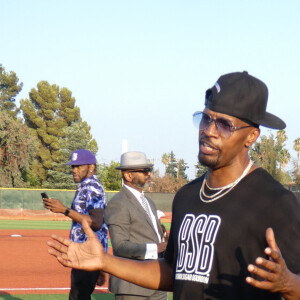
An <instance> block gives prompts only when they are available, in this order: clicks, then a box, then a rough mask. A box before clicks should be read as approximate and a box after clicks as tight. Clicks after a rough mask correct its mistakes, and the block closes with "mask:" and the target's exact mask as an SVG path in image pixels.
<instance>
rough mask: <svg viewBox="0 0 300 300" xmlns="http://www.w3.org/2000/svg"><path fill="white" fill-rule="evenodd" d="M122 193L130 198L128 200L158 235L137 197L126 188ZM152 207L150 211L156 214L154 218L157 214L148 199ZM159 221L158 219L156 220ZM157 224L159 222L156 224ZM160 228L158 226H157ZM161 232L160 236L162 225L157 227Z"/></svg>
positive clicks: (123, 188)
mask: <svg viewBox="0 0 300 300" xmlns="http://www.w3.org/2000/svg"><path fill="white" fill-rule="evenodd" d="M121 192H124V194H125V195H126V197H127V198H128V200H129V201H130V202H131V204H132V205H133V206H134V207H135V209H136V211H137V212H139V213H140V214H141V215H142V216H141V218H144V219H145V221H146V222H147V223H148V224H149V225H150V226H151V228H152V229H153V231H154V232H155V235H156V231H155V228H154V226H153V223H152V220H150V218H149V216H148V214H147V213H146V211H145V210H144V208H143V207H142V205H141V204H140V203H139V201H138V200H137V199H136V197H135V196H134V195H133V194H132V193H131V192H130V191H129V190H128V189H127V188H126V187H124V186H123V187H122V190H121ZM146 198H147V200H148V203H149V206H150V209H151V211H152V213H153V214H154V216H156V212H154V208H153V205H152V203H151V201H149V198H148V197H146ZM155 219H157V218H155ZM156 223H157V222H156ZM157 226H158V225H157ZM157 228H158V230H159V234H160V235H161V233H160V229H161V228H160V225H159V226H158V227H157Z"/></svg>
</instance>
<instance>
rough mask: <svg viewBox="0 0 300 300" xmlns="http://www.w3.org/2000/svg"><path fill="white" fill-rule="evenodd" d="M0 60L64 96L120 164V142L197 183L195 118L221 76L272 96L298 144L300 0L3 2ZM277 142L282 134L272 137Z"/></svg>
mask: <svg viewBox="0 0 300 300" xmlns="http://www.w3.org/2000/svg"><path fill="white" fill-rule="evenodd" d="M0 6H1V12H2V15H1V19H0V25H1V29H2V30H1V48H0V63H1V64H2V65H3V67H5V69H6V71H11V70H12V71H14V72H16V74H17V76H18V77H19V79H20V81H22V82H23V84H24V86H23V90H22V93H21V94H20V95H19V96H18V98H17V99H18V100H20V99H22V98H28V92H29V91H30V90H31V89H32V88H35V87H36V85H37V83H38V82H39V81H41V80H47V81H48V82H49V83H50V84H57V85H58V86H60V87H67V88H68V89H70V90H71V91H72V93H73V96H74V97H75V98H76V105H77V106H79V107H80V110H81V116H82V118H83V119H84V120H85V121H87V122H88V123H89V125H90V126H91V132H92V134H93V137H94V138H95V139H96V140H97V142H98V146H99V152H98V157H97V158H98V162H100V163H110V161H111V160H113V161H119V158H120V154H121V151H122V140H124V139H126V140H127V142H128V150H140V151H143V152H145V153H146V154H147V156H148V158H150V159H153V161H154V163H155V166H156V168H159V169H160V171H161V172H163V166H162V164H161V163H160V160H161V156H162V154H163V153H165V152H170V151H171V150H173V152H174V153H175V155H176V157H177V158H183V159H184V160H185V161H186V162H187V163H188V165H189V167H190V168H189V171H188V175H189V177H190V178H193V177H194V165H195V164H196V162H197V152H198V144H197V136H198V133H197V130H196V129H195V128H194V127H193V123H192V114H193V112H194V111H196V110H202V109H203V103H204V94H205V91H206V89H207V88H209V87H211V86H212V85H213V84H214V83H215V82H216V80H217V79H218V77H219V76H220V75H222V74H225V73H230V72H235V71H243V70H247V71H248V72H249V73H250V74H252V75H254V76H256V77H258V78H260V79H261V80H263V81H264V82H265V83H266V84H267V85H268V88H269V103H268V108H267V110H268V111H269V112H271V113H273V114H275V115H278V116H279V117H281V118H282V119H284V120H285V121H286V123H287V128H286V132H287V134H288V142H287V146H288V149H289V150H290V153H291V155H292V157H294V158H296V152H295V151H294V150H293V148H292V145H293V141H294V140H295V139H296V138H298V137H300V130H299V128H300V126H299V123H298V120H299V118H300V99H299V93H298V90H299V79H300V76H299V70H300V59H299V53H300V35H299V28H300V18H299V11H300V1H296V0H294V1H293V0H290V1H289V0H288V1H284V2H283V1H278V0H272V1H271V0H269V1H263V0H252V1H240V0H239V1H238V0H236V1H233V0H227V1H221V0H214V1H201V0H197V1H196V0H195V1H189V0H186V1H176V0H173V1H169V0H165V1H163V0H161V1H158V0H152V1H150V0H149V1H145V0H132V1H126V0H115V1H102V0H98V1H96V0H86V1H77V0H72V1H67V0H63V1H62V0H59V1H58V0H52V1H50V0H43V1H38V0H35V1H34V0H0ZM269 132H270V131H268V130H265V129H263V130H262V134H269ZM273 133H274V134H275V133H276V131H273Z"/></svg>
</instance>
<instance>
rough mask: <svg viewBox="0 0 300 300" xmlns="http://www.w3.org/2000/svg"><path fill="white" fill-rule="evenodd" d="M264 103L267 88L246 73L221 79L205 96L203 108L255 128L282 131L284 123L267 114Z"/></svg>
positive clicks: (265, 101)
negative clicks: (242, 121)
mask: <svg viewBox="0 0 300 300" xmlns="http://www.w3.org/2000/svg"><path fill="white" fill-rule="evenodd" d="M267 102H268V88H267V86H266V85H265V84H264V83H263V82H262V81H261V80H259V79H257V78H255V77H253V76H251V75H249V74H248V72H246V71H244V72H236V73H229V74H225V75H222V76H221V77H220V78H219V79H218V81H217V82H216V83H215V85H214V86H213V87H212V88H210V89H208V90H207V91H206V95H205V107H207V108H208V109H210V110H212V111H215V112H219V113H223V114H227V115H230V116H233V117H236V118H239V119H241V120H245V121H249V122H251V123H254V124H256V125H262V126H265V127H268V128H273V129H284V128H285V127H286V124H285V122H284V121H283V120H281V119H280V118H279V117H277V116H275V115H273V114H271V113H268V112H266V108H267Z"/></svg>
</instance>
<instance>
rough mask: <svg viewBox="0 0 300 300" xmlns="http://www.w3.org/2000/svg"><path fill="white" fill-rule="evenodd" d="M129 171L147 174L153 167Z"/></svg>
mask: <svg viewBox="0 0 300 300" xmlns="http://www.w3.org/2000/svg"><path fill="white" fill-rule="evenodd" d="M127 171H128V172H131V173H143V174H144V175H147V174H148V173H151V172H152V169H151V168H145V169H142V170H141V169H140V170H127Z"/></svg>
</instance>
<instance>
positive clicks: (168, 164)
mask: <svg viewBox="0 0 300 300" xmlns="http://www.w3.org/2000/svg"><path fill="white" fill-rule="evenodd" d="M161 161H162V163H163V164H164V165H165V176H166V175H169V176H172V177H174V178H175V179H176V180H177V179H178V178H179V177H182V178H183V179H184V180H186V179H187V175H186V173H185V171H186V169H187V168H188V165H187V163H185V161H184V160H183V159H182V158H180V159H176V157H175V154H174V152H173V151H171V152H170V153H164V154H163V156H162V159H161Z"/></svg>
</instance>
